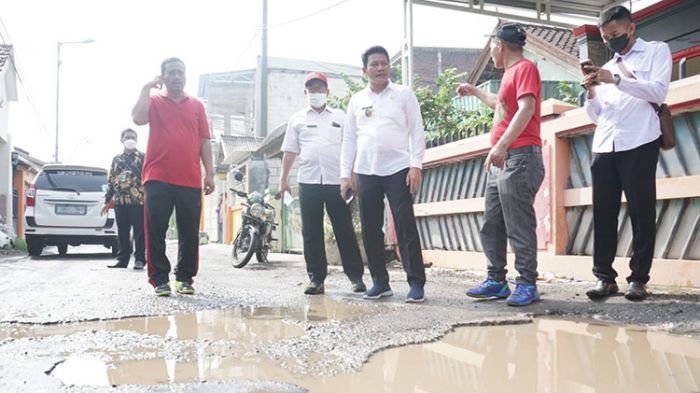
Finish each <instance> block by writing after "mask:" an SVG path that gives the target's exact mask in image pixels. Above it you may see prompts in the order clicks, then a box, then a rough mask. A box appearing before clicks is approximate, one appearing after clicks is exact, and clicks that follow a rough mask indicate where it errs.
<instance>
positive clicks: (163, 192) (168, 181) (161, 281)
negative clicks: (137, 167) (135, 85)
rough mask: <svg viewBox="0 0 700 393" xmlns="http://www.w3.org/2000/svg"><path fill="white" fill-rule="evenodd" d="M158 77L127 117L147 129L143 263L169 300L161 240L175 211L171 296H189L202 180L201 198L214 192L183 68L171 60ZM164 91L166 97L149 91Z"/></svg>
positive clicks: (200, 111) (200, 118) (202, 125)
mask: <svg viewBox="0 0 700 393" xmlns="http://www.w3.org/2000/svg"><path fill="white" fill-rule="evenodd" d="M160 71H161V74H160V76H158V77H156V78H155V79H154V80H153V81H151V82H148V83H146V85H144V86H143V89H141V96H140V97H139V100H138V101H137V102H136V105H135V106H134V109H133V110H132V112H131V116H132V117H133V119H134V123H136V124H137V125H145V124H149V125H150V134H149V137H148V147H147V148H146V160H145V162H144V164H143V183H144V191H145V203H144V206H145V216H146V223H145V224H146V228H145V233H146V237H145V240H146V262H147V264H148V277H149V282H150V283H151V285H153V286H154V287H155V292H156V295H158V296H169V295H170V291H171V289H170V284H169V277H168V275H169V274H170V261H169V260H168V257H167V256H166V255H165V234H166V232H167V230H168V222H169V221H170V216H171V215H172V213H173V209H175V215H176V220H177V232H178V259H177V268H176V270H175V271H176V273H175V279H176V281H175V290H176V291H177V292H178V293H181V294H193V293H194V288H193V287H192V277H194V276H196V275H197V269H198V267H199V261H198V259H199V217H200V210H201V194H202V175H201V173H202V172H201V167H200V164H199V162H200V159H201V161H202V163H203V164H204V170H205V178H204V192H205V193H206V194H207V195H208V194H211V193H212V192H213V191H214V170H213V165H212V157H211V144H210V143H209V140H210V139H211V134H210V133H209V125H208V123H207V116H206V114H205V112H204V105H202V103H201V102H200V101H199V100H197V99H196V98H193V97H190V96H189V95H188V94H187V93H185V91H184V88H185V82H186V78H185V63H183V62H182V60H180V59H178V58H174V57H173V58H169V59H166V60H164V61H163V63H162V64H161V65H160ZM163 85H165V93H164V94H156V95H151V89H154V88H156V89H160V88H161V87H162V86H163Z"/></svg>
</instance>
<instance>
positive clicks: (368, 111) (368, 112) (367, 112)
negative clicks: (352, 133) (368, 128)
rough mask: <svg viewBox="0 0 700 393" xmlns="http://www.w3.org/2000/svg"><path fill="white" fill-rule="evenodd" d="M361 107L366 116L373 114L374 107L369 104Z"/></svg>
mask: <svg viewBox="0 0 700 393" xmlns="http://www.w3.org/2000/svg"><path fill="white" fill-rule="evenodd" d="M361 109H363V110H364V111H365V116H367V117H372V115H373V114H374V107H373V106H371V105H370V106H366V107H364V108H361Z"/></svg>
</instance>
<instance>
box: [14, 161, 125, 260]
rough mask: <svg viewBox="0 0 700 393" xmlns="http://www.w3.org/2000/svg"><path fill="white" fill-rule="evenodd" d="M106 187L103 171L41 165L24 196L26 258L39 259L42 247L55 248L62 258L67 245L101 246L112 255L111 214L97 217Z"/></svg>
mask: <svg viewBox="0 0 700 393" xmlns="http://www.w3.org/2000/svg"><path fill="white" fill-rule="evenodd" d="M106 187H107V171H106V170H105V169H102V168H93V167H85V166H76V165H62V164H47V165H44V167H43V168H42V169H41V172H39V174H38V175H37V177H36V179H35V181H34V184H32V185H31V186H30V188H29V192H28V193H27V204H26V206H27V207H26V209H25V211H24V221H25V230H24V234H25V237H26V240H27V250H28V252H29V255H31V256H38V255H41V251H42V250H43V249H44V247H45V246H57V247H58V253H59V254H60V255H64V254H65V253H66V251H67V250H68V245H71V246H78V245H81V244H102V245H104V246H105V247H107V248H110V247H111V248H112V255H115V254H116V252H117V247H118V246H117V244H118V243H117V230H116V225H115V222H114V221H115V220H114V210H113V209H110V210H109V213H108V214H107V215H105V216H102V215H100V211H101V210H102V207H103V206H104V195H105V190H106Z"/></svg>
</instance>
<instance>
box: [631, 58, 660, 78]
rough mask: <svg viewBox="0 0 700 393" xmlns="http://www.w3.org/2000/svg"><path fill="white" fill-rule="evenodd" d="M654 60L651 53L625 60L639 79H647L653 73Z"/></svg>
mask: <svg viewBox="0 0 700 393" xmlns="http://www.w3.org/2000/svg"><path fill="white" fill-rule="evenodd" d="M652 62H653V59H652V56H651V55H650V54H649V53H645V54H643V55H642V56H639V57H637V58H635V59H633V60H630V61H628V62H625V65H626V66H627V68H628V69H629V71H630V72H632V74H633V75H634V76H635V77H637V78H638V79H647V77H648V76H649V75H650V73H651V66H652Z"/></svg>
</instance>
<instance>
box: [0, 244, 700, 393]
mask: <svg viewBox="0 0 700 393" xmlns="http://www.w3.org/2000/svg"><path fill="white" fill-rule="evenodd" d="M102 250H103V249H100V248H99V247H97V248H91V247H82V248H71V249H70V250H69V255H68V256H66V257H58V256H56V255H45V256H42V257H39V258H28V257H24V256H10V257H5V258H3V259H0V274H2V275H3V277H5V278H6V280H5V281H4V283H3V285H2V286H0V295H1V296H2V302H1V304H0V385H1V386H3V387H4V388H3V390H4V391H37V390H44V391H61V390H69V391H101V390H105V391H115V390H114V389H113V388H111V387H109V386H103V387H99V388H98V387H80V386H72V385H64V384H63V383H62V382H61V381H60V380H59V379H57V378H55V377H53V376H50V375H47V374H46V371H48V370H50V369H51V368H52V367H54V366H55V365H56V364H60V363H61V362H63V361H64V360H65V359H67V358H69V357H70V356H71V355H75V354H85V353H101V354H107V353H109V356H111V357H114V356H117V357H119V359H122V360H138V359H139V357H140V358H141V359H149V358H166V359H185V360H187V359H188V358H192V357H193V356H194V357H195V358H196V354H197V353H198V351H200V352H201V351H205V352H206V351H210V352H212V353H214V352H215V353H219V354H221V353H229V352H230V353H238V352H237V351H242V353H246V354H247V353H254V354H256V355H260V356H263V357H264V358H265V359H269V360H270V361H271V362H277V363H279V364H282V365H283V366H284V368H286V369H287V371H288V372H289V373H292V374H294V375H302V376H303V375H315V376H330V375H334V374H337V373H342V372H356V371H357V370H358V369H359V368H360V367H361V365H362V364H363V363H364V362H365V361H366V360H367V359H368V358H369V357H370V356H371V355H372V354H373V353H375V352H377V351H380V350H382V349H385V348H390V347H396V346H401V345H406V344H410V343H421V342H428V341H434V340H437V339H439V338H441V337H442V336H444V335H445V334H446V333H447V332H449V331H451V330H452V329H453V328H454V327H455V326H461V325H484V324H501V323H523V322H528V321H530V320H531V319H532V318H534V317H538V316H556V317H559V318H567V319H575V320H578V319H583V320H591V319H593V320H600V321H608V322H613V323H624V324H635V325H641V326H644V327H647V328H650V329H658V330H663V331H669V332H671V333H675V334H683V335H689V336H692V337H693V338H694V339H700V320H699V316H700V291H697V290H690V289H681V288H651V289H652V291H653V293H654V294H653V295H652V296H651V297H650V299H649V300H648V301H646V302H643V303H631V302H629V301H627V300H625V299H624V298H623V297H622V296H617V297H613V298H610V299H608V300H607V301H605V302H596V303H593V302H590V301H588V299H587V298H586V296H585V290H586V289H587V288H588V287H589V286H590V285H591V284H592V283H591V282H575V281H571V280H567V279H554V280H552V281H551V282H541V283H540V284H539V288H540V292H541V295H542V301H541V302H539V303H536V304H534V305H532V306H529V307H525V308H513V307H508V306H506V305H505V303H504V302H483V301H473V300H471V299H468V298H466V297H465V296H464V289H465V288H467V287H469V286H472V285H475V284H477V283H478V282H479V281H481V280H482V279H483V274H482V273H479V272H465V271H454V270H448V269H439V268H429V269H427V274H428V284H427V285H426V299H427V300H426V302H425V303H424V304H422V305H415V304H406V303H404V302H403V298H404V296H405V294H406V292H407V291H408V286H407V284H406V282H405V275H404V273H403V271H402V270H401V269H400V267H399V266H396V265H395V266H394V267H393V268H392V269H391V280H392V281H391V285H392V288H393V290H394V296H393V297H391V298H388V299H385V300H382V301H380V302H369V301H365V300H363V299H362V298H361V295H358V294H353V293H351V292H350V285H349V282H348V281H347V279H346V278H345V276H344V275H343V274H342V271H340V270H339V269H338V268H335V267H332V268H331V269H330V272H329V277H328V279H327V281H326V295H325V297H326V298H328V299H330V300H332V301H335V302H337V303H338V304H342V305H345V306H347V307H349V308H351V309H353V310H355V311H354V312H356V313H357V314H353V313H350V315H349V316H344V317H342V318H335V317H334V316H333V315H330V316H329V317H328V318H321V319H320V320H313V319H309V318H300V317H296V316H295V315H293V314H290V315H286V316H284V318H282V319H284V320H285V321H284V322H285V323H287V324H291V325H295V326H298V327H301V329H302V330H301V331H302V333H301V334H294V335H291V336H284V337H279V338H277V339H269V338H268V339H256V340H249V339H247V338H245V339H242V338H240V337H237V338H223V339H217V340H207V339H201V337H192V338H189V339H174V338H173V337H171V336H168V335H167V334H154V333H153V332H138V331H130V330H128V329H127V330H124V329H123V328H118V329H107V330H103V329H102V328H100V327H99V326H98V327H89V328H86V329H82V328H81V327H83V326H88V325H89V324H86V323H85V322H86V321H100V320H116V319H122V318H131V317H145V316H173V315H181V314H188V313H194V312H201V311H205V310H221V309H226V310H236V309H239V308H247V309H255V308H261V307H266V308H280V309H288V308H295V307H300V306H303V305H309V304H311V306H310V307H311V308H312V309H313V308H314V307H315V306H314V304H315V303H313V302H315V301H317V300H310V299H309V297H308V296H306V295H303V293H302V291H303V287H304V285H305V284H306V274H305V270H304V267H303V262H302V260H301V257H300V256H297V255H279V254H277V255H272V256H271V257H270V260H271V261H272V262H270V263H268V264H258V263H256V262H252V263H251V264H250V265H249V266H247V267H245V268H243V269H234V268H232V267H231V265H230V264H229V259H228V255H229V248H228V247H227V246H222V245H218V244H210V245H205V246H202V247H201V249H200V258H201V262H200V273H199V275H198V276H197V277H196V279H195V283H194V286H195V288H196V294H195V295H194V296H173V297H170V298H157V297H155V296H154V295H153V291H152V288H151V287H150V286H149V285H148V284H147V282H146V273H145V272H144V271H135V270H133V269H119V270H115V269H107V268H106V267H105V265H107V264H109V263H111V259H110V258H109V255H108V254H106V253H102V254H101V252H102ZM73 251H75V252H77V253H73ZM168 251H169V256H170V257H171V260H175V244H169V246H168ZM47 254H48V253H47ZM365 281H366V282H368V283H369V282H370V279H369V275H368V273H367V272H366V274H365ZM310 302H311V303H310ZM307 308H308V306H307ZM357 315H361V317H358V316H357ZM40 329H48V330H47V331H48V332H49V333H48V334H44V335H42V334H39V332H40ZM52 329H53V330H52ZM23 330H26V331H27V332H25V333H22V334H15V335H14V336H13V335H12V334H10V333H9V332H11V331H15V332H17V331H23ZM241 348H245V350H242V349H241ZM227 351H228V352H227ZM115 352H117V353H115ZM319 354H321V355H319ZM116 391H129V392H132V391H134V392H136V391H148V392H151V391H239V392H296V391H305V389H304V388H303V387H302V386H300V385H298V384H294V383H281V382H276V380H275V379H274V378H271V379H267V378H253V379H247V378H236V379H234V380H225V379H224V380H212V381H206V382H204V381H200V382H197V381H194V382H189V383H170V384H167V383H165V384H160V385H158V384H156V385H148V386H145V385H144V386H139V385H129V384H124V385H119V386H118V387H116Z"/></svg>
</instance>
